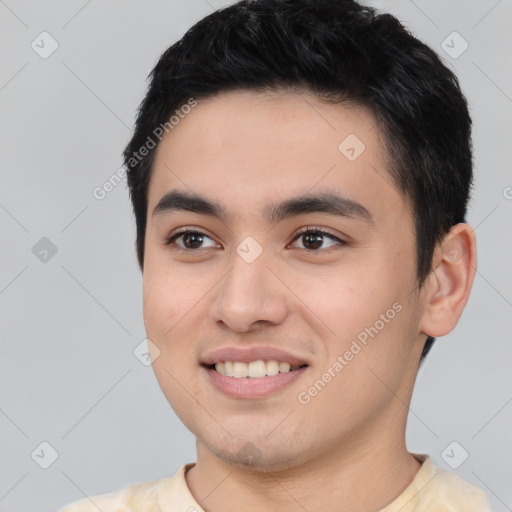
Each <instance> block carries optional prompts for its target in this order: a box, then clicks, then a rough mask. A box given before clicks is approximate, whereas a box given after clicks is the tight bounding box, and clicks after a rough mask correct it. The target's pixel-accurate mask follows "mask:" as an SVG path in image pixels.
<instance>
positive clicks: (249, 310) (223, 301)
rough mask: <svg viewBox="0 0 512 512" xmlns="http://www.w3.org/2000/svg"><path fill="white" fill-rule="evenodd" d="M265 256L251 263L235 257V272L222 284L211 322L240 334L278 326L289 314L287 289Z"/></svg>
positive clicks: (226, 277) (212, 309)
mask: <svg viewBox="0 0 512 512" xmlns="http://www.w3.org/2000/svg"><path fill="white" fill-rule="evenodd" d="M269 263H270V262H269V261H268V259H267V258H266V255H265V252H263V254H261V255H260V256H259V257H258V258H257V259H256V260H255V261H253V262H252V263H249V262H247V261H245V260H244V259H243V258H242V257H240V256H239V255H238V254H236V253H235V254H234V255H233V264H232V267H231V270H230V271H229V272H228V273H227V275H226V276H225V278H224V279H222V281H221V282H220V284H219V287H218V288H216V289H217V296H216V297H215V300H214V303H213V305H212V308H211V319H212V320H213V321H214V322H215V323H216V324H219V325H224V326H225V327H227V328H229V329H232V330H233V331H237V332H249V331H253V330H256V329H258V328H259V327H258V326H260V327H263V325H268V324H270V325H278V324H280V323H282V322H283V321H284V319H285V318H286V315H287V313H288V305H287V296H286V287H285V286H284V285H283V283H282V282H281V281H280V280H279V279H278V278H277V277H276V276H275V273H276V271H275V270H274V269H272V270H271V268H269V267H270V265H269Z"/></svg>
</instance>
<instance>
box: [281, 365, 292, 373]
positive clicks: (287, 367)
mask: <svg viewBox="0 0 512 512" xmlns="http://www.w3.org/2000/svg"><path fill="white" fill-rule="evenodd" d="M290 368H291V365H290V364H289V363H279V373H286V372H289V371H290Z"/></svg>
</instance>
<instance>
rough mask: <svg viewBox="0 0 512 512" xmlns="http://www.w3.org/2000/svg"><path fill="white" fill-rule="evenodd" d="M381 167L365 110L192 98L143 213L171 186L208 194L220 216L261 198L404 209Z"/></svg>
mask: <svg viewBox="0 0 512 512" xmlns="http://www.w3.org/2000/svg"><path fill="white" fill-rule="evenodd" d="M385 162H386V153H385V147H384V141H383V135H382V133H381V131H380V129H379V127H378V124H377V122H376V120H375V118H374V116H373V115H372V113H371V112H370V111H369V110H368V109H366V108H363V107H361V106H354V105H352V104H349V103H342V104H336V105H334V104H327V103H325V102H322V101H320V100H319V99H317V98H316V97H314V96H312V95H311V94H307V93H299V92H289V91H280V92H265V93H260V92H252V91H231V92H226V93H222V94H219V95H216V96H213V97H211V98H208V99H204V100H199V101H198V105H197V106H195V107H194V108H193V109H191V111H190V112H189V113H188V114H186V115H183V117H182V118H181V119H180V121H179V123H178V124H177V125H175V126H174V127H173V128H172V130H170V131H169V132H168V133H167V134H165V135H164V137H163V138H162V141H161V142H160V143H159V145H158V147H157V152H156V155H155V160H154V163H153V168H152V176H151V180H150V185H149V193H148V209H149V211H152V209H153V208H154V207H155V205H156V204H157V202H158V201H159V199H160V198H161V197H162V195H163V194H164V193H166V192H168V191H170V190H172V189H180V190H183V191H188V192H191V193H195V194H200V195H201V196H203V197H210V198H212V199H213V198H214V197H215V199H216V202H218V203H220V204H224V205H226V208H225V209H226V210H227V214H228V215H229V214H230V213H234V214H236V215H240V213H242V214H243V213H244V212H248V211H249V206H253V205H254V206H255V207H257V206H261V207H263V205H265V204H267V203H268V201H266V200H265V199H266V198H267V199H268V198H269V197H272V198H277V197H282V198H283V199H285V198H288V197H290V196H297V195H303V194H305V193H307V192H320V191H324V190H328V191H330V192H335V193H339V194H340V195H343V196H345V197H347V198H350V199H353V200H354V201H357V202H359V203H362V202H363V201H365V202H369V203H370V204H372V208H373V209H377V211H376V212H375V213H376V214H380V213H381V212H379V211H378V210H379V208H382V207H384V206H386V205H387V207H388V208H389V207H390V206H391V207H392V206H393V205H396V206H397V207H402V206H404V204H403V203H404V201H403V200H402V197H401V195H400V194H399V193H398V191H397V189H396V188H395V186H394V184H393V182H392V179H391V177H390V175H389V174H388V172H387V171H386V163H385Z"/></svg>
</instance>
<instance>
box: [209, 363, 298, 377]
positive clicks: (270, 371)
mask: <svg viewBox="0 0 512 512" xmlns="http://www.w3.org/2000/svg"><path fill="white" fill-rule="evenodd" d="M306 366H307V364H303V365H301V366H292V365H290V363H287V362H285V361H276V360H274V359H270V360H266V361H264V360H263V359H259V360H257V361H252V362H250V363H244V362H241V361H219V362H217V363H215V364H212V365H209V366H207V368H209V369H211V370H215V371H216V372H217V373H219V374H220V375H223V376H224V377H234V378H235V379H243V378H248V379H260V378H262V377H271V376H273V375H278V374H280V373H290V372H293V371H295V370H298V369H299V368H304V367H306Z"/></svg>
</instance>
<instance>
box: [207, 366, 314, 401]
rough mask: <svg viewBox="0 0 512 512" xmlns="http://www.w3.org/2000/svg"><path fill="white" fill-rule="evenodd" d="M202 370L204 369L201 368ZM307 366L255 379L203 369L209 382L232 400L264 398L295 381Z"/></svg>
mask: <svg viewBox="0 0 512 512" xmlns="http://www.w3.org/2000/svg"><path fill="white" fill-rule="evenodd" d="M203 368H204V367H203ZM306 369H307V366H304V367H302V368H298V369H297V370H293V371H290V372H287V373H278V374H277V375H268V376H266V377H261V378H257V379H253V378H249V377H246V378H240V379H239V378H236V377H226V376H224V375H221V374H220V373H219V372H217V371H216V370H214V369H212V368H205V370H206V372H207V373H208V377H209V378H210V382H211V383H212V384H213V385H214V386H215V387H216V388H217V389H218V390H219V391H222V392H223V393H224V394H226V395H228V396H231V397H234V398H246V399H253V398H265V397H267V396H269V395H271V394H272V393H275V392H277V391H279V390H281V389H283V388H285V387H286V386H289V385H290V384H291V383H292V382H294V381H295V380H297V379H298V378H299V377H300V376H301V375H302V374H303V373H304V371H305V370H306Z"/></svg>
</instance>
